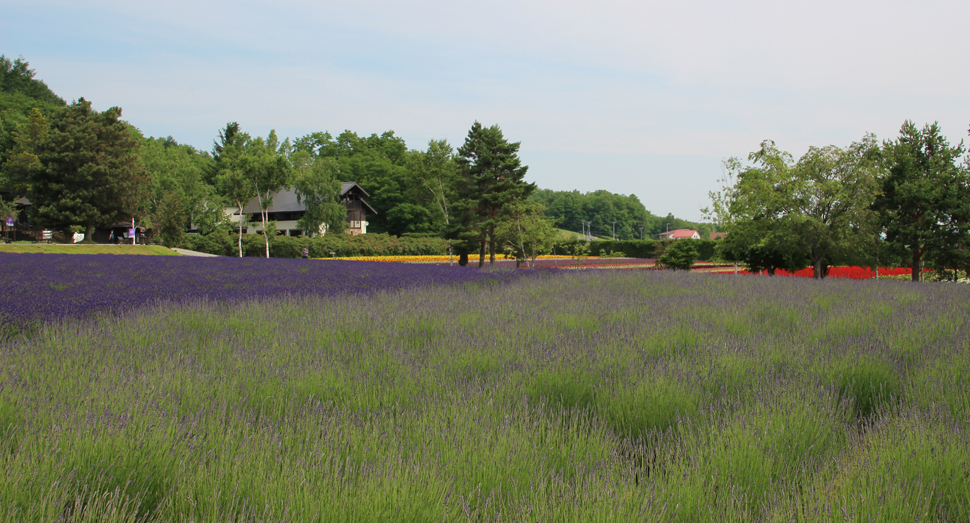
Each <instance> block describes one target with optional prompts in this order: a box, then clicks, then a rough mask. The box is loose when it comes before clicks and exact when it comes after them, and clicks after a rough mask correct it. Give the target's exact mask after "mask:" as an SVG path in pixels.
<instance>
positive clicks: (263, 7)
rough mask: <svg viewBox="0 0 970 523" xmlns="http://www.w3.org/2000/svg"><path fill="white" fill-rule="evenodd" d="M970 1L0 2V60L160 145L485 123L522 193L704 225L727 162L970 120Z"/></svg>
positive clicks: (459, 130)
mask: <svg viewBox="0 0 970 523" xmlns="http://www.w3.org/2000/svg"><path fill="white" fill-rule="evenodd" d="M967 20H970V2H965V1H938V0H928V1H922V2H910V1H906V2H903V1H892V0H890V1H885V0H883V1H855V2H853V1H850V0H842V1H828V0H824V1H817V2H812V3H809V4H806V3H804V2H784V1H779V0H773V1H739V2H714V1H681V2H663V3H659V2H656V3H654V2H642V1H629V2H627V1H624V2H609V1H607V2H572V1H557V2H528V1H516V2H512V1H492V2H474V3H473V2H460V1H454V0H451V1H424V2H400V1H397V2H391V1H383V0H372V1H356V2H340V3H336V2H312V1H302V2H301V1H283V2H275V3H267V2H243V1H237V2H200V1H196V2H153V3H151V4H145V5H142V3H137V2H130V1H88V2H83V3H81V2H76V1H46V0H32V1H30V2H11V1H4V0H0V53H3V54H6V55H7V56H11V57H16V56H23V57H24V58H26V59H27V60H28V61H29V62H30V63H31V66H32V67H33V68H34V69H36V71H37V75H38V77H39V78H41V79H43V80H44V81H46V82H47V83H48V85H50V86H51V88H52V89H54V91H55V92H57V93H58V94H60V95H61V96H62V97H64V98H65V99H68V100H73V99H76V98H78V97H81V96H83V97H85V98H87V99H89V100H91V101H92V102H93V103H94V104H95V106H96V107H97V108H99V109H104V108H107V107H110V106H112V105H117V106H120V107H122V108H123V111H124V118H125V119H127V120H128V121H129V122H131V123H132V124H134V125H135V126H137V127H138V128H140V129H141V130H142V131H143V132H144V133H145V134H147V135H152V136H167V135H171V136H173V137H174V138H175V139H177V140H178V141H180V142H184V143H189V144H192V145H194V146H196V147H199V148H202V149H206V150H208V149H210V148H211V145H212V140H213V138H215V136H216V133H217V132H218V130H219V129H220V128H221V127H223V126H224V125H225V123H226V122H229V121H238V122H239V123H240V125H241V126H242V127H243V129H244V130H247V131H249V132H250V133H255V134H260V135H265V134H266V133H267V132H268V131H269V130H270V129H276V130H277V132H278V133H279V134H280V135H281V136H290V137H297V136H301V135H304V134H306V133H309V132H313V131H330V132H331V133H333V134H338V133H339V132H341V131H343V130H344V129H350V130H352V131H356V132H357V133H358V134H362V135H366V134H370V133H381V132H383V131H386V130H394V131H395V132H396V133H397V134H398V135H399V136H401V137H403V138H404V139H405V140H406V141H407V143H408V146H409V147H411V148H420V149H424V148H425V147H426V145H427V141H428V140H429V139H432V138H447V139H448V140H449V141H450V142H451V143H452V145H454V146H455V147H457V146H459V145H461V143H462V142H463V140H464V136H465V134H466V133H467V131H468V128H469V127H470V126H471V124H472V122H474V121H475V120H478V121H481V122H482V123H484V124H487V125H490V124H499V125H500V126H501V127H502V129H503V131H504V132H505V135H506V137H507V138H509V139H510V140H512V141H520V142H522V149H521V156H522V158H523V160H524V161H525V163H526V164H528V165H529V174H528V179H530V180H531V181H535V182H536V183H538V184H539V186H540V187H543V188H550V189H556V190H571V189H579V190H580V191H592V190H596V189H606V190H609V191H612V192H617V193H621V194H631V193H632V194H636V195H637V196H638V197H639V198H640V200H641V201H643V202H644V204H645V205H646V206H647V208H648V209H649V210H650V211H652V212H653V213H654V214H658V215H666V214H667V213H668V212H672V213H674V214H675V215H677V216H678V217H683V218H687V219H695V220H696V219H700V218H701V213H700V211H699V209H700V208H701V207H704V206H706V205H707V203H708V198H707V193H708V191H711V190H715V189H717V188H718V183H717V180H718V179H719V178H720V177H721V169H720V161H721V160H722V159H723V158H726V157H729V156H745V155H747V153H748V152H750V151H752V150H755V149H757V147H758V144H759V143H760V142H761V141H762V140H764V139H773V140H775V141H776V143H777V144H778V146H779V147H781V148H782V149H784V150H787V151H790V152H792V153H793V154H794V155H795V156H796V157H797V156H800V155H801V154H803V153H804V152H805V150H806V149H807V148H808V147H809V146H810V145H819V146H822V145H829V144H835V145H840V146H844V145H848V144H849V143H850V142H852V141H853V140H858V139H860V138H861V137H862V136H863V135H864V134H865V133H866V132H873V133H875V134H876V135H877V136H878V137H879V138H881V139H886V138H892V137H893V136H894V135H895V134H896V132H897V131H898V129H899V127H900V125H901V124H902V123H903V121H904V120H905V119H912V120H914V121H915V122H916V123H917V124H919V125H922V124H924V123H926V122H932V121H939V122H940V125H941V126H942V128H943V131H944V133H945V134H946V135H947V136H948V137H949V138H950V139H951V141H952V142H958V141H960V140H962V139H963V138H964V137H965V136H966V135H967V128H968V126H970V96H968V95H967V92H968V86H970V68H968V67H967V66H966V63H967V54H968V51H970V36H968V33H967V31H966V21H967Z"/></svg>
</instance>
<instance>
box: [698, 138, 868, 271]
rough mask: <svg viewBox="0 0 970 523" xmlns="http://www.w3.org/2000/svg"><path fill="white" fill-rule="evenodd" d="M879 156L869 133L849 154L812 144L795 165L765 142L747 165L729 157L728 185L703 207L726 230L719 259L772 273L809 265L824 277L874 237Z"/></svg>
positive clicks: (848, 150) (726, 182) (785, 155)
mask: <svg viewBox="0 0 970 523" xmlns="http://www.w3.org/2000/svg"><path fill="white" fill-rule="evenodd" d="M877 151H878V146H877V145H876V142H875V137H873V136H872V135H867V136H866V137H865V138H864V139H863V141H862V142H858V143H853V144H852V145H850V146H849V147H847V148H844V149H842V148H839V147H835V146H829V147H822V148H819V147H812V148H810V149H809V151H808V152H807V153H806V154H805V155H804V156H802V158H800V159H799V160H798V162H797V163H796V162H794V160H793V158H792V156H791V155H790V154H788V153H786V152H783V151H780V150H779V149H778V148H777V147H776V146H775V143H774V142H772V141H770V140H767V141H765V142H762V144H761V149H760V150H758V151H756V152H753V153H751V154H750V155H749V156H748V160H749V161H750V162H751V164H750V165H743V164H742V163H741V162H740V161H739V160H738V159H736V158H732V159H729V160H727V161H726V162H725V164H724V165H725V169H726V171H727V175H726V177H725V185H726V187H725V188H724V189H723V190H722V191H720V192H714V193H711V199H712V201H713V204H714V205H713V206H714V210H713V211H711V210H710V209H705V212H706V213H707V214H709V215H715V216H716V217H717V220H718V222H719V224H720V225H721V227H722V229H723V230H725V231H728V232H729V235H728V237H727V238H726V239H725V241H723V242H721V243H720V245H719V255H720V256H721V257H722V258H724V259H727V260H729V261H742V262H744V263H745V264H746V265H748V267H749V269H750V270H752V271H760V270H767V271H768V273H769V274H774V272H775V270H777V269H786V270H798V269H801V268H802V267H804V266H805V265H806V264H811V265H812V267H813V272H814V276H815V278H823V277H825V275H826V274H827V273H828V267H829V265H832V264H833V263H835V262H838V261H841V260H840V257H842V258H845V257H850V256H851V250H852V248H853V246H857V245H859V243H860V239H859V236H860V235H866V234H871V231H870V229H869V228H868V227H867V223H869V222H870V221H871V219H870V215H871V212H870V211H869V204H870V203H871V202H872V199H873V197H874V194H875V191H876V185H877V184H876V176H877V172H878V170H877V162H876V158H877V156H878V155H877V154H876V152H877Z"/></svg>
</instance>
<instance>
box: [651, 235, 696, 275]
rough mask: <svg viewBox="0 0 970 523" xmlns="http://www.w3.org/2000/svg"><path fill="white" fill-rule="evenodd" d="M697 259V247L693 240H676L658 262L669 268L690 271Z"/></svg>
mask: <svg viewBox="0 0 970 523" xmlns="http://www.w3.org/2000/svg"><path fill="white" fill-rule="evenodd" d="M696 260H697V247H696V246H695V245H694V242H693V241H691V240H675V241H674V244H673V245H671V246H670V247H668V248H667V250H666V252H664V253H663V254H662V255H660V257H659V258H657V262H658V263H659V264H660V265H663V266H664V267H665V268H668V269H675V270H682V271H689V270H690V268H691V266H692V265H694V261H696Z"/></svg>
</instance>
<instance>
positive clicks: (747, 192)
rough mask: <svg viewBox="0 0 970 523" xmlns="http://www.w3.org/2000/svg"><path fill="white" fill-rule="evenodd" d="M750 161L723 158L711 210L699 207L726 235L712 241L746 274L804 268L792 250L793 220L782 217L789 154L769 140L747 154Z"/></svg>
mask: <svg viewBox="0 0 970 523" xmlns="http://www.w3.org/2000/svg"><path fill="white" fill-rule="evenodd" d="M748 160H749V162H751V165H744V164H742V163H741V161H740V160H739V159H737V158H729V159H727V160H725V161H724V164H723V166H724V170H725V177H724V178H723V179H722V184H723V187H722V190H721V191H717V192H711V193H710V196H711V201H712V203H713V208H707V209H703V210H702V211H703V212H704V213H705V214H707V215H708V216H712V217H713V218H714V219H715V222H716V223H717V224H718V226H719V227H720V228H721V230H722V231H726V232H728V236H727V237H726V238H725V239H724V241H722V242H720V244H719V245H718V255H719V256H720V257H721V258H722V259H725V260H728V261H734V262H742V263H744V264H745V265H747V266H748V269H749V270H751V271H752V272H760V271H762V270H767V271H768V274H770V275H774V273H775V271H776V270H778V269H786V270H797V269H801V268H802V267H804V266H805V263H806V262H805V257H804V255H799V254H798V250H799V248H798V245H797V241H796V238H795V235H794V230H793V225H794V220H792V219H791V217H789V216H787V213H786V204H787V203H788V201H789V198H790V192H791V189H792V184H791V183H790V177H791V171H792V168H793V164H794V162H793V159H792V156H791V155H790V154H788V153H786V152H784V151H780V150H779V149H778V148H777V147H776V146H775V143H774V142H772V141H771V140H765V141H764V142H762V143H761V149H759V150H758V151H755V152H753V153H751V154H750V155H748Z"/></svg>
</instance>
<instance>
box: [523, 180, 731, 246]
mask: <svg viewBox="0 0 970 523" xmlns="http://www.w3.org/2000/svg"><path fill="white" fill-rule="evenodd" d="M532 200H534V201H536V202H538V203H541V204H542V205H543V206H545V208H546V216H548V217H550V218H552V219H553V220H555V222H556V224H557V226H558V227H560V228H562V229H565V230H567V231H572V232H577V233H579V234H580V235H581V236H585V234H584V233H586V234H588V235H589V236H592V237H598V238H603V239H611V240H612V239H614V238H615V239H616V240H637V239H639V240H649V239H654V240H656V239H657V237H658V235H659V234H660V233H662V232H666V231H672V230H675V229H694V230H696V231H698V233H700V235H701V237H702V238H707V237H708V236H709V235H710V233H711V232H712V230H713V228H712V226H711V225H710V224H707V223H697V222H691V221H688V220H683V219H680V218H677V217H675V216H674V215H673V214H668V215H667V216H656V215H654V214H652V213H651V212H650V211H648V210H647V208H646V207H644V205H643V203H641V202H640V199H639V198H637V197H636V195H633V194H631V195H629V196H626V195H622V194H614V193H611V192H609V191H602V190H600V191H594V192H587V193H581V192H579V191H575V190H574V191H553V190H550V189H539V190H537V191H536V192H535V193H533V195H532Z"/></svg>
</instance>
